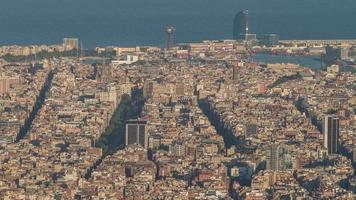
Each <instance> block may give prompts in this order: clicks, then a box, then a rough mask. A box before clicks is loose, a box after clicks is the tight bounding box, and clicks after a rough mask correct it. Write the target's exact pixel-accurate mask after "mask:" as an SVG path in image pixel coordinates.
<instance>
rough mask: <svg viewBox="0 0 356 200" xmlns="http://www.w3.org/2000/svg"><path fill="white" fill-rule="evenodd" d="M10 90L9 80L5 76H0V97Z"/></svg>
mask: <svg viewBox="0 0 356 200" xmlns="http://www.w3.org/2000/svg"><path fill="white" fill-rule="evenodd" d="M9 89H10V80H9V78H7V77H5V76H1V75H0V95H4V94H7V93H8V92H9Z"/></svg>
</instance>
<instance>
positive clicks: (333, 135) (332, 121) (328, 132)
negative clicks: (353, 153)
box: [323, 115, 340, 154]
mask: <svg viewBox="0 0 356 200" xmlns="http://www.w3.org/2000/svg"><path fill="white" fill-rule="evenodd" d="M323 133H324V147H325V148H326V149H327V152H328V154H337V153H339V149H340V144H339V117H338V116H336V115H327V116H325V118H324V127H323Z"/></svg>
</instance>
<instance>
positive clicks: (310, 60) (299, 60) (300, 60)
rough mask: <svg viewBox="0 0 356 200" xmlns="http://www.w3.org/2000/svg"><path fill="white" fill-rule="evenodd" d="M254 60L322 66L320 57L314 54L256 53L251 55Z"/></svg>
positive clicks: (314, 67) (314, 66) (317, 67)
mask: <svg viewBox="0 0 356 200" xmlns="http://www.w3.org/2000/svg"><path fill="white" fill-rule="evenodd" d="M250 59H251V60H252V61H254V62H258V63H265V64H275V63H293V64H298V65H300V66H302V67H310V68H312V69H319V68H320V67H321V63H320V60H318V59H319V58H318V57H313V56H284V55H271V54H256V55H253V56H251V57H250Z"/></svg>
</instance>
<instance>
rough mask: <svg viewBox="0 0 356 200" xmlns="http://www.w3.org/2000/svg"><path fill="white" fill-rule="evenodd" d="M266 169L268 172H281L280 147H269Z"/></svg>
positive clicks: (273, 145)
mask: <svg viewBox="0 0 356 200" xmlns="http://www.w3.org/2000/svg"><path fill="white" fill-rule="evenodd" d="M266 162H267V163H266V164H267V165H266V167H267V170H273V171H278V170H279V162H280V161H279V145H278V144H271V145H270V146H268V147H267V151H266Z"/></svg>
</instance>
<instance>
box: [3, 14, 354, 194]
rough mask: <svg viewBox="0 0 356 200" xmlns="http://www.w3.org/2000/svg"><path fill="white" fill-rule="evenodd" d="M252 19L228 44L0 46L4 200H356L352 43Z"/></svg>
mask: <svg viewBox="0 0 356 200" xmlns="http://www.w3.org/2000/svg"><path fill="white" fill-rule="evenodd" d="M248 14H249V12H248V11H247V10H237V11H236V15H235V18H233V19H231V20H230V27H231V28H232V29H233V31H232V32H230V33H229V34H230V35H231V36H232V37H233V39H230V38H226V39H217V40H204V41H201V42H189V41H185V42H177V40H176V38H177V37H179V35H180V34H181V32H180V29H179V27H176V24H174V23H170V24H166V25H165V26H162V28H161V29H160V33H161V39H162V42H161V44H160V46H159V45H130V46H126V45H125V46H120V45H107V46H102V47H95V48H83V42H82V40H81V38H77V37H70V36H68V37H65V38H63V40H62V43H61V44H54V45H40V44H38V45H27V46H26V45H24V46H18V45H10V46H0V174H1V176H0V199H56V200H61V199H118V200H121V199H123V200H124V199H125V200H131V199H132V200H136V199H154V200H160V199H162V200H163V199H182V200H185V199H187V200H193V199H237V200H275V199H290V200H294V199H296V200H297V199H303V200H309V199H310V200H312V199H320V200H321V199H347V200H348V199H350V200H353V199H355V198H356V174H355V172H356V171H355V168H356V40H354V39H352V38H350V39H345V40H342V39H341V40H338V39H331V40H323V39H319V40H280V39H279V35H278V34H277V33H269V32H257V33H255V32H254V31H255V30H253V29H250V28H249V27H250V26H252V24H253V23H256V22H255V21H254V20H250V18H249V15H248ZM261 20H262V19H261ZM277 21H278V20H277ZM201 31H202V32H203V31H204V30H201ZM142 35H144V33H142ZM259 55H262V57H261V58H262V59H261V60H259V61H255V60H254V58H255V57H256V56H259ZM267 58H269V59H267ZM276 58H278V59H280V60H278V61H274V60H275V59H276ZM290 58H294V61H293V62H289V61H290ZM303 59H310V60H314V61H316V62H317V63H318V65H317V66H311V65H309V64H307V62H299V60H301V61H303Z"/></svg>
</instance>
